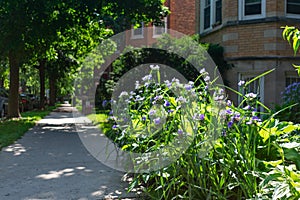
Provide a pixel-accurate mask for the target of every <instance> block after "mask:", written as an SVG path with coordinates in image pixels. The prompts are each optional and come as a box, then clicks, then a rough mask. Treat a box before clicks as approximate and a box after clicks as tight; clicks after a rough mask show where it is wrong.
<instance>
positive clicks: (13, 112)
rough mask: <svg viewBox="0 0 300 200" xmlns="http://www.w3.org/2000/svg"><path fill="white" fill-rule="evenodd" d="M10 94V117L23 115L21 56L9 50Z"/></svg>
mask: <svg viewBox="0 0 300 200" xmlns="http://www.w3.org/2000/svg"><path fill="white" fill-rule="evenodd" d="M8 59H9V72H10V80H9V96H8V118H14V117H17V118H19V117H21V115H20V110H19V71H20V66H19V60H18V59H19V58H18V56H17V54H16V53H15V52H13V51H10V52H9V55H8Z"/></svg>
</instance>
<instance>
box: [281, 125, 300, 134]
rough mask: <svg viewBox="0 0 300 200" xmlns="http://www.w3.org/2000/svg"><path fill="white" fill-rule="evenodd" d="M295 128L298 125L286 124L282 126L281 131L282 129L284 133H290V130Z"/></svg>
mask: <svg viewBox="0 0 300 200" xmlns="http://www.w3.org/2000/svg"><path fill="white" fill-rule="evenodd" d="M297 128H298V127H297V126H295V125H288V126H286V127H284V128H283V129H282V131H283V132H284V133H290V132H292V131H294V130H296V129H297Z"/></svg>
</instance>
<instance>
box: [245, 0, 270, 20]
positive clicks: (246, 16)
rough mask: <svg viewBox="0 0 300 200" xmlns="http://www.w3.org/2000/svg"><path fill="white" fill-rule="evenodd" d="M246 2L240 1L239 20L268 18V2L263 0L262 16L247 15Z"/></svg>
mask: <svg viewBox="0 0 300 200" xmlns="http://www.w3.org/2000/svg"><path fill="white" fill-rule="evenodd" d="M244 8H245V0H239V20H251V19H261V18H265V17H266V0H261V14H258V15H245V9H244Z"/></svg>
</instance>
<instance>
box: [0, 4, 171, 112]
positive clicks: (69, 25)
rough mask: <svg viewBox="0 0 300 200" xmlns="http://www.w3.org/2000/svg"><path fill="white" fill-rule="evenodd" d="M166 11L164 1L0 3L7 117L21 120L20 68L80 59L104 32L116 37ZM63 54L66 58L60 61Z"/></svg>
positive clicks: (1, 51)
mask: <svg viewBox="0 0 300 200" xmlns="http://www.w3.org/2000/svg"><path fill="white" fill-rule="evenodd" d="M165 11H166V10H165V7H164V6H163V0H137V1H131V0H89V1H84V0H66V1H59V0H23V1H21V0H2V1H1V2H0V26H1V29H0V56H1V58H3V59H5V58H7V57H8V61H9V66H10V84H9V90H10V95H9V117H18V116H20V114H19V109H18V91H19V70H20V67H22V66H23V65H24V63H28V62H29V61H31V62H34V61H32V60H35V62H36V63H38V64H39V65H40V67H41V66H42V65H43V67H44V65H47V62H48V61H49V62H53V61H55V59H60V58H64V59H65V58H66V57H68V56H73V57H74V58H75V59H78V58H79V57H81V56H84V55H86V53H87V52H89V51H90V50H91V49H92V47H93V46H94V45H95V44H96V43H97V42H100V41H101V38H104V37H106V36H107V34H105V33H107V29H113V30H114V31H115V32H119V31H122V30H124V29H126V28H128V27H130V25H131V24H132V23H138V22H140V21H145V22H147V21H150V20H155V19H158V18H159V16H160V15H161V14H162V13H163V12H165ZM91 27H92V28H91ZM72 34H73V35H72ZM62 52H63V54H61V55H65V56H66V57H64V56H58V54H59V53H62ZM49 66H52V67H53V65H51V64H49ZM60 67H61V68H62V69H63V68H64V67H65V66H64V65H62V66H60Z"/></svg>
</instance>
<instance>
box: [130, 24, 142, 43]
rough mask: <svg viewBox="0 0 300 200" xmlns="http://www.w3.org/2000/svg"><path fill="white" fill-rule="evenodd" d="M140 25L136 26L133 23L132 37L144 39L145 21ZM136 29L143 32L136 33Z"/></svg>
mask: <svg viewBox="0 0 300 200" xmlns="http://www.w3.org/2000/svg"><path fill="white" fill-rule="evenodd" d="M140 25H141V26H140V27H139V28H136V29H135V28H134V25H132V28H131V39H143V38H144V22H141V23H140ZM136 30H141V32H142V33H141V34H135V31H136Z"/></svg>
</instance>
